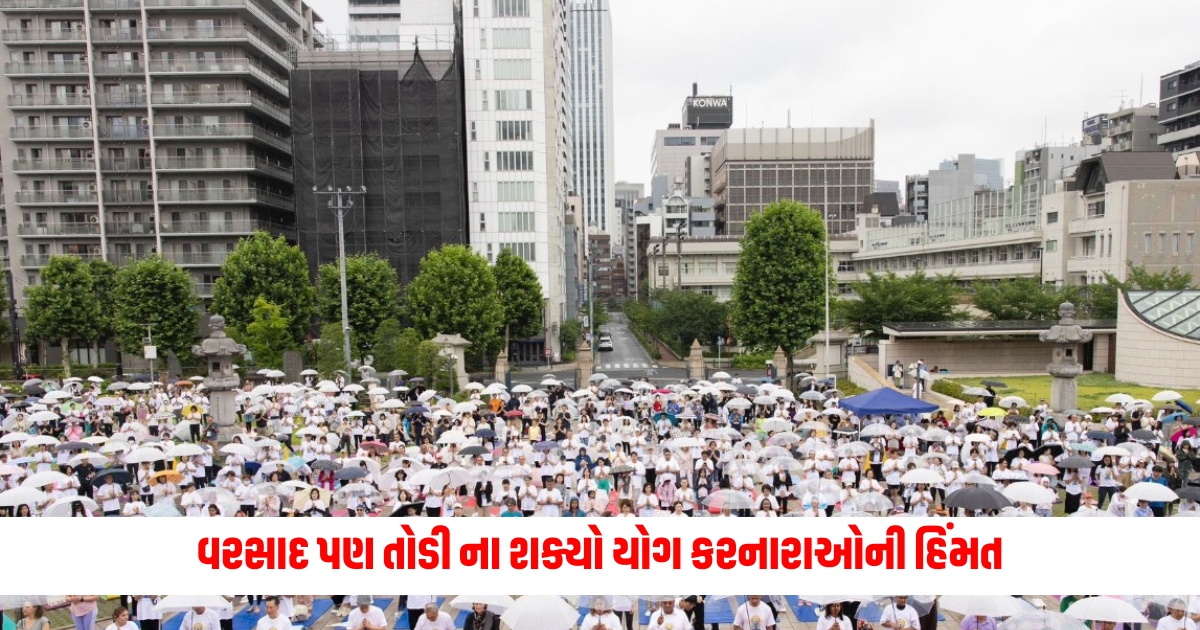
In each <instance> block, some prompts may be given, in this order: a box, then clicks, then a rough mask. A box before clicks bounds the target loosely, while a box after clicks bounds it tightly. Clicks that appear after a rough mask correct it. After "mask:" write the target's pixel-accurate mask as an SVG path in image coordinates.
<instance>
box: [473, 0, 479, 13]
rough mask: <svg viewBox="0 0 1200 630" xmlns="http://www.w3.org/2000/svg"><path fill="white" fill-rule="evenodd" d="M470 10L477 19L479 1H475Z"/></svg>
mask: <svg viewBox="0 0 1200 630" xmlns="http://www.w3.org/2000/svg"><path fill="white" fill-rule="evenodd" d="M472 9H473V14H474V16H475V17H479V0H475V2H474V6H473V7H472Z"/></svg>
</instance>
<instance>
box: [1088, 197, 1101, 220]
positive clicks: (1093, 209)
mask: <svg viewBox="0 0 1200 630" xmlns="http://www.w3.org/2000/svg"><path fill="white" fill-rule="evenodd" d="M1103 216H1104V202H1103V201H1093V202H1092V203H1089V204H1088V205H1087V218H1089V219H1098V218H1100V217H1103Z"/></svg>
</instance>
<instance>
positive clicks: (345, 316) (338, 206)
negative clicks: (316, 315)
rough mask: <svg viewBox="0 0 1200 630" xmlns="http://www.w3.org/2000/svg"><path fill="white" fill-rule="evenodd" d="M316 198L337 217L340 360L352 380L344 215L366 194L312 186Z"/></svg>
mask: <svg viewBox="0 0 1200 630" xmlns="http://www.w3.org/2000/svg"><path fill="white" fill-rule="evenodd" d="M313 193H314V194H316V195H317V196H322V195H323V196H325V197H328V198H329V203H328V206H329V209H330V210H332V211H333V213H334V214H335V215H336V216H337V224H338V275H339V276H340V278H339V279H340V281H341V284H342V358H343V360H344V361H345V362H346V379H347V380H353V377H354V375H353V374H352V372H353V371H354V370H353V369H351V365H350V299H349V297H348V295H347V293H346V213H348V212H350V209H351V208H353V207H354V196H355V195H365V194H367V187H366V186H359V189H358V190H353V189H351V188H350V187H349V186H347V187H345V188H334V187H333V186H327V187H326V188H325V190H318V189H317V187H316V186H313Z"/></svg>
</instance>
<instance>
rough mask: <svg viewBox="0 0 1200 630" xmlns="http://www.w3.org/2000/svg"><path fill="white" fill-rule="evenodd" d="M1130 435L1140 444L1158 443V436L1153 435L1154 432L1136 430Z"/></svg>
mask: <svg viewBox="0 0 1200 630" xmlns="http://www.w3.org/2000/svg"><path fill="white" fill-rule="evenodd" d="M1130 435H1131V436H1132V437H1133V439H1135V440H1138V441H1140V442H1157V441H1158V436H1157V435H1155V434H1154V432H1153V431H1151V430H1149V429H1138V430H1137V431H1134V432H1133V433H1131V434H1130Z"/></svg>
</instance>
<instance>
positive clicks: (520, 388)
mask: <svg viewBox="0 0 1200 630" xmlns="http://www.w3.org/2000/svg"><path fill="white" fill-rule="evenodd" d="M531 391H533V388H532V387H530V386H528V385H526V384H524V383H521V384H520V385H517V386H516V387H513V388H512V393H514V394H528V393H529V392H531Z"/></svg>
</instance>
